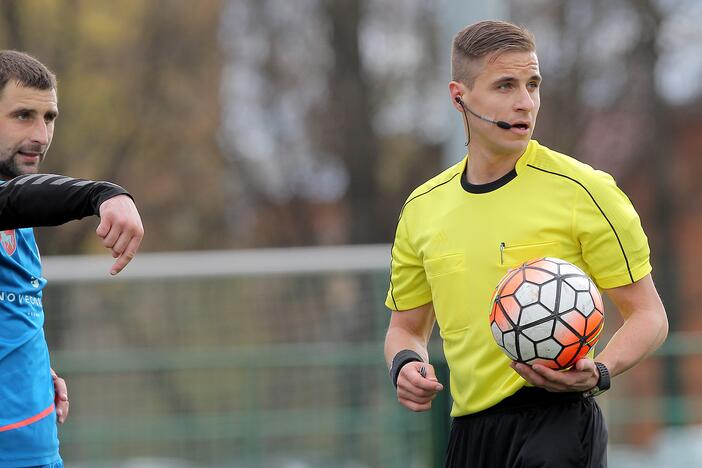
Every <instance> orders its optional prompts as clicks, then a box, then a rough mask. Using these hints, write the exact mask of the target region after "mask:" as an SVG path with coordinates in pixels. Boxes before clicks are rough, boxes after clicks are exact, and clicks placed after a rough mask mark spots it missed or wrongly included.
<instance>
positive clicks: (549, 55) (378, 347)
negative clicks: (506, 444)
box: [0, 0, 702, 468]
mask: <svg viewBox="0 0 702 468" xmlns="http://www.w3.org/2000/svg"><path fill="white" fill-rule="evenodd" d="M487 18H500V19H506V20H511V21H513V22H517V23H520V24H523V25H525V26H527V27H528V28H530V29H531V30H532V31H533V32H534V33H535V35H536V38H537V48H538V53H539V58H540V64H541V73H542V75H543V77H544V83H543V87H542V90H541V92H542V107H541V112H540V117H539V124H538V126H537V128H536V133H535V138H536V139H538V140H540V141H541V142H542V143H544V144H546V145H548V146H549V147H551V148H553V149H555V150H558V151H561V152H564V153H567V154H570V155H572V156H574V157H576V158H577V159H579V160H581V161H584V162H587V163H589V164H592V165H594V166H596V167H597V168H600V169H603V170H605V171H608V172H610V173H611V174H613V175H614V176H615V178H616V179H617V181H618V183H619V185H620V187H622V188H623V190H624V191H625V192H626V193H627V194H628V195H629V197H630V198H631V199H632V201H633V203H634V205H635V206H636V208H637V210H638V212H639V214H640V216H641V218H642V222H643V225H644V228H645V229H646V231H647V234H648V236H649V240H650V244H651V248H652V261H653V265H654V272H653V275H654V279H655V281H656V283H657V286H658V289H659V292H660V293H661V296H662V298H663V301H664V303H665V305H666V307H667V311H668V314H669V320H670V326H671V333H670V337H669V338H668V340H667V342H666V344H665V345H664V346H663V348H662V349H661V350H659V352H657V354H656V355H655V356H653V357H651V358H649V359H648V360H647V361H645V362H644V363H642V364H641V365H639V366H638V367H636V368H635V369H633V370H631V371H629V372H627V373H626V374H624V375H623V376H621V377H618V378H617V379H616V380H615V382H614V387H613V389H612V390H611V391H610V392H607V393H606V394H604V395H603V396H602V397H600V402H601V404H602V406H603V408H604V411H605V413H606V417H607V420H608V423H609V427H610V465H611V466H614V467H629V466H631V467H658V468H659V467H687V466H702V444H700V442H702V426H700V425H699V424H700V423H702V334H701V333H702V305H700V304H698V303H697V299H698V298H699V297H700V296H697V294H698V293H700V294H702V282H700V281H699V280H698V277H697V274H696V273H695V268H696V266H697V265H698V262H699V261H701V260H702V247H700V245H699V239H700V238H702V189H700V184H699V179H700V174H702V167H701V166H702V158H700V146H701V145H702V113H701V112H700V103H701V101H702V80H700V79H699V76H700V74H701V73H702V46H701V45H700V44H701V43H702V42H701V39H702V30H700V28H699V24H700V21H701V20H702V3H700V2H698V1H696V0H616V1H606V0H580V1H578V2H568V1H565V0H561V1H556V0H491V1H489V2H485V1H483V0H470V1H469V0H460V1H459V0H434V1H425V0H400V1H398V0H392V1H391V0H199V1H198V2H191V1H186V0H120V1H110V0H90V1H88V0H22V1H13V0H0V47H2V48H12V49H19V50H23V51H27V52H29V53H31V54H33V55H35V56H36V57H37V58H39V59H40V60H41V61H43V62H44V63H46V64H47V65H48V66H50V67H51V68H52V69H53V70H54V71H55V72H56V74H57V76H58V82H59V89H58V95H59V108H60V111H61V117H60V118H59V120H58V122H57V127H56V133H55V137H54V143H53V146H52V149H51V151H50V152H49V154H48V157H47V160H46V162H45V163H44V166H43V169H44V170H45V172H56V173H64V174H69V175H72V176H76V177H85V178H91V179H106V180H111V181H115V182H117V183H119V184H121V185H123V186H125V187H127V188H128V189H129V190H130V191H131V193H132V194H133V195H134V196H135V198H136V200H137V203H138V206H139V208H140V212H141V214H142V217H143V219H144V224H145V228H146V233H147V235H146V237H145V240H144V243H143V245H142V250H141V254H140V256H139V257H138V258H137V259H136V260H135V261H134V262H133V263H132V264H131V265H130V266H129V267H128V268H127V270H125V272H124V273H122V274H121V275H120V277H118V278H108V277H107V274H106V272H107V270H108V265H109V260H110V259H109V258H108V255H106V254H105V253H104V252H102V249H101V248H100V245H99V244H98V243H97V241H96V237H95V236H94V234H93V230H94V228H95V226H96V222H95V221H94V220H93V221H89V222H78V223H72V224H69V225H67V226H64V227H61V228H52V229H45V230H40V231H39V232H38V239H39V244H40V247H41V249H42V252H43V255H44V263H45V276H46V277H47V278H48V279H49V280H50V286H49V287H48V288H47V289H46V291H45V296H44V304H45V308H46V312H47V314H46V332H47V336H48V340H49V344H50V347H51V349H52V362H53V365H54V367H55V368H56V369H57V370H58V371H59V373H60V374H61V375H62V376H63V377H65V378H66V380H67V381H68V385H69V391H70V394H71V415H70V418H69V420H68V422H67V423H66V424H65V425H64V426H62V427H61V428H60V437H61V442H62V453H63V456H64V458H65V460H66V465H67V466H71V467H100V466H101V467H140V468H141V467H152V468H153V467H225V466H226V467H229V466H231V467H244V468H248V467H290V468H293V467H294V468H307V467H310V468H318V467H349V468H350V467H354V468H356V467H358V468H360V467H439V466H442V460H443V451H444V448H445V443H446V432H447V429H448V416H447V414H448V405H449V404H450V402H448V401H447V399H443V400H437V401H436V402H435V405H434V406H435V408H434V409H433V411H432V412H431V413H427V414H412V413H410V412H408V411H405V410H403V409H402V408H401V407H400V406H399V404H398V403H397V402H396V401H395V397H394V393H393V391H392V390H393V389H392V385H391V384H390V381H389V379H388V377H387V371H386V369H385V364H384V362H383V357H382V340H383V337H384V332H385V328H386V326H387V323H388V319H389V314H388V312H387V310H386V309H385V307H384V305H383V302H384V298H385V292H386V287H387V281H388V265H389V258H390V253H389V243H390V242H391V241H392V238H393V235H394V228H395V222H396V220H397V215H398V213H399V210H400V208H401V206H402V204H403V202H404V200H405V198H406V197H407V196H408V194H409V193H410V191H411V190H412V189H413V188H414V187H416V186H417V185H419V184H420V183H421V182H423V181H424V180H426V179H428V178H429V177H431V176H432V175H434V174H436V173H438V172H439V171H441V170H442V169H443V168H445V167H447V166H449V165H451V164H453V163H454V162H456V161H458V160H460V159H461V158H462V157H463V156H464V154H463V152H464V147H463V141H464V137H463V133H462V125H461V120H460V116H459V114H458V113H456V112H455V111H454V110H453V109H452V107H451V105H450V102H449V99H448V92H447V83H448V81H449V53H450V43H451V38H452V36H453V35H454V34H455V33H456V32H457V31H458V30H459V29H461V28H462V27H463V26H465V25H467V24H469V23H472V22H474V21H477V20H480V19H487ZM74 255H78V256H77V257H74ZM94 255H97V256H94ZM67 256H69V257H67ZM617 317H618V314H617V313H616V311H615V310H614V309H613V308H612V307H611V306H610V309H609V311H608V314H607V321H608V330H609V336H611V333H612V330H614V329H616V327H617V326H618V324H619V321H618V318H617ZM606 339H607V338H606V337H605V340H606ZM601 343H602V344H604V343H603V342H601ZM434 345H435V348H434V349H433V351H432V357H433V360H434V362H435V363H436V365H437V366H438V367H439V368H440V369H442V372H445V368H443V367H442V364H441V363H442V356H441V351H440V349H439V348H438V347H437V346H436V345H438V342H435V343H434ZM445 380H446V378H445V376H444V381H445Z"/></svg>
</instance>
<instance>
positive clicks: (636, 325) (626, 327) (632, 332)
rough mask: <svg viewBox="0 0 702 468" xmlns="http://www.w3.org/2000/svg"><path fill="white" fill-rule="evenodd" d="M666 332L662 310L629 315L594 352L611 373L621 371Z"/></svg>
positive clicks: (636, 360) (659, 340) (658, 343)
mask: <svg viewBox="0 0 702 468" xmlns="http://www.w3.org/2000/svg"><path fill="white" fill-rule="evenodd" d="M667 334H668V321H667V319H666V317H665V312H664V311H663V310H662V307H661V310H656V311H651V312H649V313H646V314H635V315H632V316H630V317H629V318H628V319H627V320H626V321H625V322H624V324H623V325H622V326H621V328H620V329H619V330H617V332H616V333H615V334H614V336H613V337H612V339H611V340H610V341H609V343H608V344H607V346H606V347H605V349H603V350H602V352H601V353H600V354H599V355H598V356H597V361H600V362H602V363H603V364H604V365H605V366H607V369H609V372H610V374H611V375H612V376H614V375H618V374H621V373H623V372H624V371H626V370H628V369H630V368H631V367H633V366H635V365H636V364H637V363H638V362H640V361H641V360H643V359H644V358H645V357H646V356H648V355H649V354H651V353H652V352H653V351H655V350H656V349H657V348H658V347H659V346H660V345H661V344H662V343H663V341H664V340H665V337H666V336H667Z"/></svg>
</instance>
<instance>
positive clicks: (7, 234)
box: [0, 229, 17, 255]
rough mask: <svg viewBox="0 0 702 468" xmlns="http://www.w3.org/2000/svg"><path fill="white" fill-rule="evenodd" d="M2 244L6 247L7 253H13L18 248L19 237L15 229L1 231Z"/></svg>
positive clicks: (0, 239) (0, 240) (0, 242)
mask: <svg viewBox="0 0 702 468" xmlns="http://www.w3.org/2000/svg"><path fill="white" fill-rule="evenodd" d="M0 244H2V248H3V249H5V252H7V255H12V254H13V253H15V250H17V237H15V230H14V229H11V230H9V231H0Z"/></svg>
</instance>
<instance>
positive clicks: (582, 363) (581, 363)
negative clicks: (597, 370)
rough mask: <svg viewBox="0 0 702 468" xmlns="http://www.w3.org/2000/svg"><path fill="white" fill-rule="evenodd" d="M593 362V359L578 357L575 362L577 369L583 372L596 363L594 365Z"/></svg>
mask: <svg viewBox="0 0 702 468" xmlns="http://www.w3.org/2000/svg"><path fill="white" fill-rule="evenodd" d="M591 362H592V361H591V360H590V359H578V360H577V361H576V362H575V370H577V371H581V372H582V371H585V370H588V369H590V368H592V367H594V365H592V364H591Z"/></svg>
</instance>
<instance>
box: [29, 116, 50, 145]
mask: <svg viewBox="0 0 702 468" xmlns="http://www.w3.org/2000/svg"><path fill="white" fill-rule="evenodd" d="M31 138H32V142H33V143H39V144H40V145H43V146H46V145H48V144H49V139H50V138H51V130H50V129H49V124H47V123H46V122H45V121H44V120H37V122H36V123H35V124H34V127H33V128H32V135H31Z"/></svg>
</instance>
